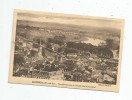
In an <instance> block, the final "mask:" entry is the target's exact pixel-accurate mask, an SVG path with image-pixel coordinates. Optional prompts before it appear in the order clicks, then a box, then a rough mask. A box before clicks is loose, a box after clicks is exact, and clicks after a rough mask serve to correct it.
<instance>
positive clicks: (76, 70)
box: [9, 10, 124, 92]
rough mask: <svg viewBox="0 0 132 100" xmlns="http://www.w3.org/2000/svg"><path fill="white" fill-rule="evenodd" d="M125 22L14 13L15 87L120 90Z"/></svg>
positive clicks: (12, 63) (11, 79)
mask: <svg viewBox="0 0 132 100" xmlns="http://www.w3.org/2000/svg"><path fill="white" fill-rule="evenodd" d="M123 29H124V20H123V19H115V18H104V17H93V16H82V15H72V14H61V13H49V12H36V11H24V10H15V11H14V23H13V35H12V43H11V44H12V47H11V59H10V72H9V83H17V84H31V85H43V86H51V87H65V88H76V89H88V90H102V91H111V92H119V83H120V69H121V55H122V44H123Z"/></svg>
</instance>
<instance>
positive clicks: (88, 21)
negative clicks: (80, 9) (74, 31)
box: [17, 11, 122, 29]
mask: <svg viewBox="0 0 132 100" xmlns="http://www.w3.org/2000/svg"><path fill="white" fill-rule="evenodd" d="M17 19H18V20H28V21H37V22H52V23H60V24H70V25H81V26H90V27H104V28H115V29H121V26H122V20H119V19H110V18H100V17H88V16H79V15H68V14H58V13H38V12H37V13H36V12H24V11H23V12H19V13H18V14H17Z"/></svg>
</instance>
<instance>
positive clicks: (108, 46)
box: [106, 39, 113, 49]
mask: <svg viewBox="0 0 132 100" xmlns="http://www.w3.org/2000/svg"><path fill="white" fill-rule="evenodd" d="M106 47H107V48H109V49H112V47H113V39H106Z"/></svg>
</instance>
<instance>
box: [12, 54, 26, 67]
mask: <svg viewBox="0 0 132 100" xmlns="http://www.w3.org/2000/svg"><path fill="white" fill-rule="evenodd" d="M22 63H25V59H24V57H23V55H21V54H15V55H14V64H15V65H16V64H19V65H21V64H22Z"/></svg>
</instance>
